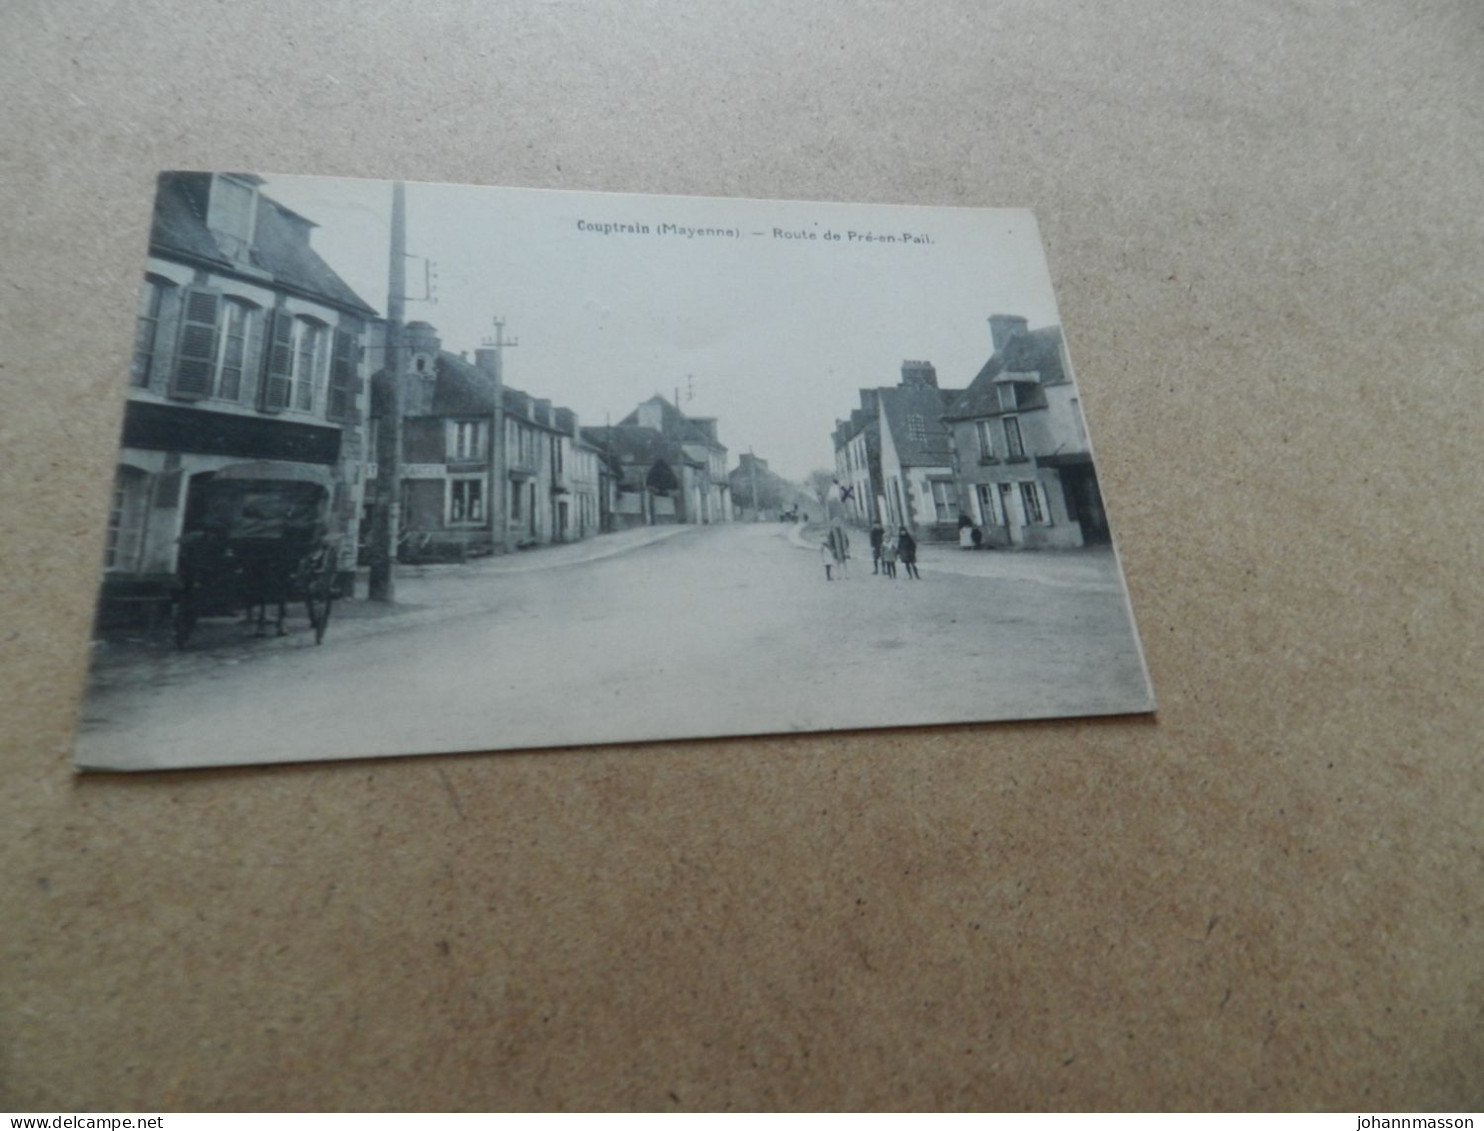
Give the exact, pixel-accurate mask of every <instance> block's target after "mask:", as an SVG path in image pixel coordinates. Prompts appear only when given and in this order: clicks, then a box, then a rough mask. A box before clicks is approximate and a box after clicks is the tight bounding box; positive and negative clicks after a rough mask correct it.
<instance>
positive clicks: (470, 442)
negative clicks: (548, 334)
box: [366, 322, 602, 559]
mask: <svg viewBox="0 0 1484 1131" xmlns="http://www.w3.org/2000/svg"><path fill="white" fill-rule="evenodd" d="M384 331H385V328H384V326H382V325H378V326H377V327H376V328H375V332H374V333H375V340H376V342H377V343H378V347H376V348H375V352H377V353H378V354H379V353H380V352H381V349H380V348H379V345H380V343H381V342H382V341H383V338H384ZM403 342H404V347H405V349H406V351H407V355H408V364H407V365H406V366H404V367H403V371H402V384H401V389H400V398H399V404H400V408H401V413H402V428H401V434H402V452H401V468H400V472H401V475H400V478H401V483H400V485H399V491H400V503H401V530H400V531H399V535H400V537H399V543H400V545H401V547H402V555H403V556H404V557H409V558H421V559H431V558H443V559H447V558H464V557H467V556H470V555H480V554H488V553H496V552H502V551H504V550H506V549H513V548H519V547H525V546H534V545H544V544H546V543H550V542H573V541H577V540H579V539H582V538H588V537H591V536H592V535H594V534H597V533H600V531H601V528H602V527H601V523H602V515H601V510H602V508H601V499H600V491H601V488H602V482H601V475H600V456H599V453H598V451H597V450H596V449H595V448H594V447H593V445H592V444H590V443H588V442H587V441H586V440H584V439H583V438H582V435H581V428H580V427H579V425H578V421H577V415H576V413H574V412H573V411H572V410H571V409H568V408H561V407H558V406H554V405H553V404H552V402H551V401H550V400H547V399H544V398H540V397H533V396H531V395H530V394H529V393H526V392H523V391H522V390H520V389H513V388H510V387H508V386H503V387H502V386H501V385H500V383H499V381H498V373H497V364H498V362H497V358H496V355H495V349H494V348H493V347H487V348H482V349H479V350H476V351H475V354H474V361H473V362H472V363H471V362H470V361H469V360H468V359H467V357H465V356H464V355H462V354H455V353H451V352H449V351H447V350H445V349H443V346H442V340H441V339H440V337H439V335H438V331H437V330H436V329H435V328H434V327H433V326H431V325H430V324H428V323H427V322H409V323H408V324H407V326H406V327H405V328H404V330H403ZM390 381H391V378H390V377H389V376H388V374H387V373H386V371H385V370H379V371H378V372H377V373H376V374H375V376H374V378H373V379H372V398H371V421H372V427H373V430H374V431H375V432H376V433H377V435H378V440H377V443H378V444H380V443H382V442H383V440H382V439H381V437H383V436H384V435H385V418H386V414H387V413H388V412H389V411H390V406H391V404H392V399H391V396H390V390H391V387H390ZM497 390H498V392H497ZM497 396H498V398H499V412H498V414H497V412H496V398H497ZM375 485H376V487H377V488H379V487H380V486H381V483H380V468H379V467H378V468H377V469H376V471H375ZM373 501H374V500H373V499H371V498H368V500H367V505H368V506H369V505H370V504H371V503H372V502H373ZM366 517H367V520H368V521H369V514H368V515H367V516H366Z"/></svg>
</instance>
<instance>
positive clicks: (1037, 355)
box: [944, 326, 1068, 420]
mask: <svg viewBox="0 0 1484 1131" xmlns="http://www.w3.org/2000/svg"><path fill="white" fill-rule="evenodd" d="M1061 343H1062V336H1061V327H1060V326H1043V327H1041V328H1040V329H1038V330H1029V331H1026V332H1024V333H1020V334H1016V335H1015V336H1014V337H1013V338H1011V339H1010V340H1009V341H1008V342H1006V343H1005V345H1004V348H1003V349H1001V350H1000V351H999V352H997V353H995V354H993V355H991V356H990V359H989V360H988V361H986V362H985V363H984V366H983V367H982V368H981V369H980V370H979V373H978V375H977V376H975V378H974V379H973V380H972V381H970V382H969V387H968V388H967V389H965V390H964V391H963V393H962V394H960V395H959V396H958V398H957V399H955V400H954V402H953V403H952V404H951V405H950V406H949V407H948V411H947V412H945V413H944V419H945V420H969V419H972V418H974V417H976V416H990V415H994V414H996V413H998V412H999V411H1000V399H999V391H998V389H997V388H996V386H997V385H1001V384H1004V383H1005V382H1007V381H1014V382H1017V383H1024V384H1032V383H1034V384H1036V385H1040V386H1044V385H1060V384H1063V383H1065V382H1066V381H1067V380H1068V378H1067V371H1066V368H1065V367H1064V366H1063V365H1062V349H1061ZM1024 407H1030V404H1026V405H1025V406H1024Z"/></svg>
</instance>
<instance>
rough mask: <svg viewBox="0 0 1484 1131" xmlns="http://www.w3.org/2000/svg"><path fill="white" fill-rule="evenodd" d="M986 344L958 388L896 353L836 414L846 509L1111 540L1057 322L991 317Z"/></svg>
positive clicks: (1023, 536)
mask: <svg viewBox="0 0 1484 1131" xmlns="http://www.w3.org/2000/svg"><path fill="white" fill-rule="evenodd" d="M989 326H990V338H991V353H990V356H989V359H988V360H987V361H986V362H985V363H984V365H983V366H982V367H981V368H980V370H979V372H978V373H977V374H975V376H974V377H973V379H972V380H971V381H970V382H969V383H968V384H967V385H966V386H965V387H964V388H961V389H945V388H941V387H939V384H938V375H937V371H936V369H935V368H934V367H933V365H932V363H931V362H928V361H904V362H903V363H902V370H901V380H900V382H899V383H898V384H897V385H895V386H893V387H878V388H868V389H861V390H859V393H860V405H859V407H858V408H854V409H852V410H851V413H850V415H849V416H848V417H846V418H844V419H841V420H839V421H837V422H836V426H835V430H834V434H833V441H834V450H835V471H836V479H837V480H838V482H839V483H841V484H842V485H845V486H849V487H850V488H851V490H850V491H848V492H844V491H842V492H841V494H842V496H844V497H845V501H844V506H845V507H846V510H847V513H848V515H849V516H850V517H851V518H852V519H854V520H855V521H856V522H858V523H860V524H861V525H869V524H871V523H873V522H881V523H883V524H884V525H886V526H889V527H901V526H905V527H907V528H909V529H910V530H912V531H913V532H914V533H915V534H916V535H917V537H918V538H919V539H925V540H928V541H948V540H952V539H956V538H958V537H959V536H960V535H959V532H960V531H961V530H963V529H965V528H966V527H973V528H977V529H978V530H979V531H980V533H981V534H982V536H983V537H982V540H983V543H984V544H985V545H988V546H1023V547H1027V548H1034V547H1044V548H1053V547H1056V548H1065V547H1075V546H1083V545H1088V544H1092V543H1099V542H1106V541H1108V540H1109V532H1108V520H1107V515H1106V513H1105V512H1104V509H1103V502H1102V495H1101V492H1100V490H1099V487H1098V481H1097V474H1096V471H1095V470H1094V468H1093V462H1092V453H1091V450H1090V449H1089V447H1088V442H1087V431H1086V426H1085V424H1084V422H1083V418H1082V410H1081V406H1080V404H1079V403H1078V397H1077V387H1076V385H1075V384H1074V383H1073V381H1072V378H1071V370H1070V366H1069V365H1068V363H1067V359H1066V349H1065V345H1064V343H1063V340H1062V333H1061V329H1060V327H1057V326H1045V327H1040V328H1037V329H1031V328H1030V326H1029V324H1028V322H1027V320H1026V319H1024V318H1022V317H1019V316H1017V315H1007V314H995V315H992V316H991V317H990V319H989Z"/></svg>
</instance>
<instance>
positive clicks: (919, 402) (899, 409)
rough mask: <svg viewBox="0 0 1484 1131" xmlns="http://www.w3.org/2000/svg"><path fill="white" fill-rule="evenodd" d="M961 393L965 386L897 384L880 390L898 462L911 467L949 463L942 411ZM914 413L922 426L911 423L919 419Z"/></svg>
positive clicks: (882, 407)
mask: <svg viewBox="0 0 1484 1131" xmlns="http://www.w3.org/2000/svg"><path fill="white" fill-rule="evenodd" d="M962 395H963V390H959V389H933V388H911V389H903V388H900V387H898V388H895V389H879V390H877V396H878V397H879V398H880V403H881V411H882V414H883V415H884V416H885V417H886V424H887V427H888V428H890V429H891V438H892V442H893V443H894V444H895V445H896V449H897V459H898V461H899V462H901V463H902V464H903V465H905V466H909V467H922V466H924V465H926V466H940V465H946V464H948V463H949V461H950V458H951V457H950V454H949V444H948V428H947V426H945V425H944V423H943V413H944V411H945V410H946V409H947V407H948V406H949V405H950V404H952V403H953V402H954V401H955V400H956V399H957V398H959V397H961V396H962ZM913 417H918V418H920V423H921V427H920V428H919V429H914V428H913V427H912V426H913V424H914V423H918V422H917V421H914V420H913V419H912V418H913Z"/></svg>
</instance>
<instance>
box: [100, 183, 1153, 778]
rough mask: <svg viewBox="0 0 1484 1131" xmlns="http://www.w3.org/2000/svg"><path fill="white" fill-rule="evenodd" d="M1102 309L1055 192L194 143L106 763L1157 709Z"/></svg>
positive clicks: (127, 529) (119, 581) (122, 489)
mask: <svg viewBox="0 0 1484 1131" xmlns="http://www.w3.org/2000/svg"><path fill="white" fill-rule="evenodd" d="M143 236H144V232H141V242H142V241H143ZM1067 337H1068V335H1067V329H1066V327H1064V326H1063V325H1062V322H1061V319H1060V316H1059V314H1058V311H1057V306H1056V302H1055V299H1054V296H1053V290H1052V284H1051V278H1050V274H1049V271H1048V267H1047V262H1046V257H1045V254H1044V251H1043V249H1042V245H1041V239H1040V235H1039V232H1038V229H1037V226H1036V223H1035V219H1034V216H1033V214H1032V213H1031V212H1029V211H1020V210H990V209H968V208H928V207H906V206H900V207H899V206H883V205H863V204H820V203H809V202H778V201H760V200H741V199H738V200H729V199H717V198H710V199H700V198H686V197H661V196H632V195H615V194H596V193H579V192H557V191H538V190H522V189H501V188H489V187H474V186H457V185H441V184H423V183H416V182H405V183H404V182H396V183H392V182H381V181H358V180H339V179H325V178H313V177H297V176H270V175H250V174H242V173H206V172H174V173H165V174H162V175H161V176H160V178H159V181H158V191H157V196H156V199H155V201H154V208H153V216H152V217H151V218H150V221H149V226H148V249H147V254H146V257H145V261H144V265H143V272H142V278H141V286H140V290H139V306H138V311H137V318H136V321H135V332H134V339H133V350H132V359H131V363H130V365H129V368H128V371H127V373H120V374H119V381H120V383H121V384H122V383H127V399H126V402H125V406H124V411H123V421H122V435H121V440H120V447H119V452H118V459H117V465H116V468H115V472H114V481H113V486H112V496H111V505H110V506H109V509H108V520H107V531H106V534H105V536H104V539H103V540H102V563H101V582H100V587H99V591H98V606H97V615H96V622H95V628H94V636H93V641H92V645H91V648H92V656H91V670H90V675H89V682H88V689H87V693H86V697H85V699H84V703H83V708H82V717H81V720H80V726H79V734H78V741H77V748H76V762H77V765H78V766H79V767H80V768H83V769H89V770H93V769H96V770H150V769H164V768H181V767H192V766H213V765H240V764H250V763H262V762H289V761H306V760H321V759H347V758H362V757H371V756H384V755H407V754H426V753H437V752H450V751H499V750H523V749H532V748H540V747H563V746H577V745H584V744H600V743H622V742H633V741H640V740H653V739H683V738H693V737H719V736H730V735H749V734H768V733H781V732H800V731H825V730H849V729H859V728H877V727H900V726H921V725H932V724H949V723H979V722H993V721H998V720H1014V719H1035V718H1052V717H1068V716H1092V715H1110V714H1131V713H1146V712H1150V711H1152V710H1153V709H1154V698H1153V691H1152V689H1151V686H1150V683H1149V678H1148V675H1147V671H1146V668H1145V665H1144V661H1143V657H1142V653H1141V649H1140V644H1139V639H1138V634H1137V630H1136V628H1135V623H1134V617H1133V612H1132V610H1131V608H1130V605H1129V600H1128V596H1127V591H1126V589H1125V586H1124V580H1123V576H1122V573H1121V570H1120V565H1119V561H1118V557H1117V555H1116V551H1115V548H1114V544H1113V526H1112V521H1111V520H1110V512H1111V513H1115V514H1116V508H1117V502H1118V501H1117V500H1116V499H1112V500H1105V499H1104V497H1103V492H1102V488H1101V485H1100V483H1099V480H1098V475H1097V469H1096V466H1095V463H1094V460H1093V449H1092V442H1091V439H1090V436H1089V431H1088V417H1089V416H1091V417H1092V418H1093V419H1096V411H1095V407H1096V406H1092V409H1093V411H1091V412H1085V411H1084V408H1085V406H1084V405H1083V404H1082V401H1081V398H1080V397H1079V394H1078V388H1077V384H1076V381H1075V378H1074V374H1073V370H1072V363H1071V359H1070V356H1069V351H1068V342H1067ZM100 489H101V485H100Z"/></svg>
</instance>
